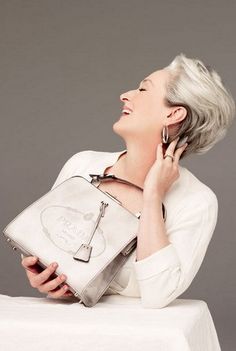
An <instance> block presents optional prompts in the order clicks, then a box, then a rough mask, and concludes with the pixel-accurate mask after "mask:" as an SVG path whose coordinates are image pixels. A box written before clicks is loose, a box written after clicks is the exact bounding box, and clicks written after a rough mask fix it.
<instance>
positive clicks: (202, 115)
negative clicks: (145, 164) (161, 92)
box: [165, 53, 235, 158]
mask: <svg viewBox="0 0 236 351" xmlns="http://www.w3.org/2000/svg"><path fill="white" fill-rule="evenodd" d="M165 69H167V70H168V72H169V73H170V76H169V77H170V78H169V79H168V81H167V83H166V95H165V104H166V105H167V106H168V107H171V106H184V107H185V108H186V110H187V115H186V117H185V118H184V120H183V121H181V122H179V123H178V126H177V129H176V130H175V132H174V135H173V133H172V135H170V134H171V133H169V141H168V143H170V142H171V141H172V140H174V139H175V138H176V137H177V136H180V138H182V137H184V136H188V140H187V142H188V143H189V144H188V146H187V148H186V149H185V150H184V151H183V153H182V154H181V157H180V158H184V157H186V156H187V155H189V154H192V153H195V154H204V153H206V152H207V151H208V150H210V149H211V148H212V147H213V146H214V145H215V144H216V143H217V142H218V141H220V140H221V139H223V138H224V137H225V135H226V132H227V129H228V128H229V127H230V126H231V124H232V122H233V120H234V117H235V101H234V99H233V97H232V95H231V93H230V91H229V89H228V88H227V89H226V87H225V84H224V83H223V81H222V79H221V78H220V76H219V74H218V73H217V72H216V71H215V70H214V69H213V68H211V67H210V66H209V65H207V66H205V65H204V63H203V62H202V61H200V60H199V59H190V58H187V57H186V56H185V54H183V53H181V54H179V55H177V56H176V57H175V58H174V60H173V61H172V62H171V63H170V64H169V65H168V66H166V67H165ZM169 128H171V126H170V127H169ZM173 130H174V126H173Z"/></svg>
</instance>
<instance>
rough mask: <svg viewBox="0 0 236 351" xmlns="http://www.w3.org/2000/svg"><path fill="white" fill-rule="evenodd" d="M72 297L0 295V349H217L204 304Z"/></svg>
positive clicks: (197, 350)
mask: <svg viewBox="0 0 236 351" xmlns="http://www.w3.org/2000/svg"><path fill="white" fill-rule="evenodd" d="M76 301H78V300H70V301H66V300H62V299H52V298H46V297H42V298H37V297H23V296H21V297H11V296H8V295H1V294H0V350H1V351H13V350H14V351H21V350H24V351H54V350H55V351H62V350H63V351H74V350H76V351H85V350H86V351H93V350H95V351H98V350H99V351H116V350H119V351H126V350H129V351H132V350H134V351H154V350H155V351H190V350H191V351H220V350H221V349H220V345H219V341H218V337H217V333H216V330H215V326H214V323H213V320H212V317H211V314H210V311H209V309H208V306H207V304H206V302H204V301H201V300H187V299H176V300H175V301H173V302H172V303H171V304H170V305H169V306H167V307H165V308H162V309H149V308H143V307H142V306H141V303H140V299H139V298H135V297H134V298H133V297H126V296H121V295H104V296H103V297H102V298H101V299H100V300H99V302H98V303H97V304H96V305H95V306H94V307H85V306H84V305H83V304H79V303H78V302H76Z"/></svg>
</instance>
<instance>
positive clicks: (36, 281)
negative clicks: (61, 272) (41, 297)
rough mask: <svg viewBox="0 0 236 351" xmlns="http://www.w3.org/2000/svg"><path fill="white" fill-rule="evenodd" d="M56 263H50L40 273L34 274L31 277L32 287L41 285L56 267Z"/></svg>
mask: <svg viewBox="0 0 236 351" xmlns="http://www.w3.org/2000/svg"><path fill="white" fill-rule="evenodd" d="M57 266H58V265H57V263H56V262H53V263H51V264H50V265H49V266H48V267H47V268H45V269H44V270H43V271H42V272H41V273H39V274H37V275H35V276H33V277H32V279H31V286H32V287H33V288H38V287H39V286H40V285H42V284H43V283H44V282H45V281H46V280H47V279H48V278H49V277H50V276H51V275H52V274H53V273H54V271H55V270H56V269H57Z"/></svg>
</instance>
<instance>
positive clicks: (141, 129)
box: [22, 54, 235, 308]
mask: <svg viewBox="0 0 236 351" xmlns="http://www.w3.org/2000/svg"><path fill="white" fill-rule="evenodd" d="M120 99H121V101H122V102H123V113H122V115H121V117H120V118H119V120H118V121H117V122H115V123H114V125H113V130H114V132H115V133H117V134H118V135H120V136H121V137H122V138H123V139H124V141H125V143H126V149H124V150H122V151H119V152H102V151H93V150H85V151H81V152H78V153H77V154H75V155H73V156H72V157H71V158H70V159H69V160H68V161H67V162H66V163H65V165H64V166H63V168H62V170H61V172H60V173H59V175H58V177H57V179H56V182H55V183H54V185H53V188H54V187H55V186H57V185H58V184H60V183H61V182H62V181H64V180H65V179H67V178H69V177H71V176H73V175H76V174H80V175H83V176H84V177H88V179H89V180H91V179H90V178H89V174H90V173H96V172H97V173H113V174H115V175H116V176H117V177H119V178H123V179H126V180H128V181H129V182H131V183H133V184H135V185H138V186H139V187H141V188H142V189H143V192H142V191H140V190H138V189H137V188H135V187H132V186H130V185H127V184H124V183H119V182H116V181H111V182H106V183H105V182H102V183H101V184H100V189H101V190H103V191H108V192H109V193H110V194H112V195H113V196H115V197H117V198H118V199H119V200H120V201H121V202H122V204H123V206H125V207H126V208H127V209H129V210H130V211H132V212H133V213H135V214H136V213H137V212H138V213H140V214H141V216H140V221H139V228H138V232H137V248H136V250H134V251H133V253H132V254H131V255H130V257H129V259H128V261H127V262H126V264H125V265H124V266H123V267H122V269H121V270H120V271H119V273H118V274H117V275H116V277H115V279H114V280H113V281H112V284H111V285H110V286H109V288H108V290H107V291H106V293H105V294H106V295H107V294H117V293H118V294H121V295H126V296H136V297H141V302H142V304H143V306H144V307H151V308H162V307H164V306H167V305H168V304H169V303H170V302H171V301H173V300H174V299H175V298H177V297H178V296H180V295H181V294H182V293H183V292H184V291H185V290H186V289H187V288H188V287H189V285H190V284H191V282H192V280H193V278H194V277H195V275H196V273H197V272H198V270H199V268H200V266H201V263H202V261H203V258H204V256H205V253H206V250H207V247H208V244H209V242H210V240H211V237H212V234H213V232H214V229H215V226H216V223H217V215H218V200H217V197H216V195H215V193H214V192H213V191H212V190H211V189H210V188H209V187H208V186H207V185H206V184H204V183H202V182H201V181H200V180H199V179H197V177H195V176H194V175H193V174H192V173H191V172H190V171H189V170H188V169H186V168H185V167H182V166H180V165H179V160H180V159H183V158H184V157H186V156H187V155H190V154H193V153H196V154H203V153H205V152H207V151H208V150H210V149H211V148H212V147H213V145H214V144H216V143H217V142H218V141H219V140H221V139H222V138H223V137H224V136H225V134H226V131H227V129H228V128H229V127H230V125H231V123H232V121H233V119H234V114H235V103H234V100H233V98H232V96H231V94H230V93H229V92H228V91H227V90H226V88H225V87H224V85H223V83H222V80H221V78H220V76H219V75H218V74H217V72H216V71H215V70H213V69H211V68H210V67H206V66H205V65H204V64H203V63H202V61H200V60H198V59H190V58H187V57H186V56H185V55H184V54H180V55H178V56H176V57H175V59H174V60H173V61H172V62H171V64H169V65H168V66H166V67H165V68H163V69H161V70H158V71H155V72H153V73H151V74H150V75H149V76H148V77H146V78H145V79H144V80H143V81H142V82H141V84H140V86H139V88H138V89H135V90H130V91H128V92H126V93H124V94H122V95H121V96H120ZM179 138H181V142H182V146H181V144H178V145H177V143H178V141H179V140H180V139H179ZM186 141H187V143H186ZM162 203H164V205H165V208H166V211H167V218H166V221H165V219H164V218H163V213H162ZM22 256H23V255H22ZM23 257H24V256H23ZM36 263H37V258H34V257H32V256H30V257H25V258H23V259H22V265H23V267H24V268H25V270H26V274H27V276H28V279H29V281H30V284H31V286H32V287H35V288H37V289H38V290H39V291H40V292H41V293H46V294H47V297H52V298H61V297H63V298H66V297H69V296H73V295H72V293H70V292H69V291H66V290H64V288H65V287H66V284H65V285H64V286H63V283H65V282H66V277H64V279H60V277H57V278H55V279H53V278H52V276H51V275H52V274H53V272H54V271H55V270H56V268H55V267H53V266H49V267H47V268H46V269H45V270H43V271H42V269H40V267H39V266H38V265H37V264H36ZM59 285H60V287H59Z"/></svg>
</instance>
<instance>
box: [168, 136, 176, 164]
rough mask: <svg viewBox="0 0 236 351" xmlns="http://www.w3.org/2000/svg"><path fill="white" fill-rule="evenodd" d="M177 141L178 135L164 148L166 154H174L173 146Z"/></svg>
mask: <svg viewBox="0 0 236 351" xmlns="http://www.w3.org/2000/svg"><path fill="white" fill-rule="evenodd" d="M178 141H179V137H177V138H176V139H174V140H172V142H171V143H170V145H169V146H168V148H167V149H166V152H165V154H166V155H171V156H173V155H174V152H175V147H176V145H177V143H178ZM167 158H169V159H170V160H171V158H170V157H167Z"/></svg>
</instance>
